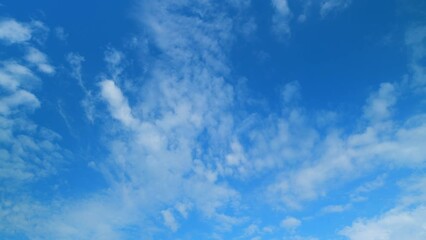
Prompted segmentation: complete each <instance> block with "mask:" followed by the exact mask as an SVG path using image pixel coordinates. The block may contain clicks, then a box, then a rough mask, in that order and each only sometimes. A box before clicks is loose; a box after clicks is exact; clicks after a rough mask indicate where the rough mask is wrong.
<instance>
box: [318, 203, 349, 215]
mask: <svg viewBox="0 0 426 240" xmlns="http://www.w3.org/2000/svg"><path fill="white" fill-rule="evenodd" d="M351 207H352V206H351V205H350V204H347V205H328V206H325V207H324V208H322V209H321V212H323V213H341V212H344V211H346V210H348V209H349V208H351Z"/></svg>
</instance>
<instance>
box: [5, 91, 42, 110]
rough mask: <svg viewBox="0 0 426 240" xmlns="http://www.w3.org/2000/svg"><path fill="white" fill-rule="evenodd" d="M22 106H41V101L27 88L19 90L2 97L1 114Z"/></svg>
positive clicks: (32, 107) (31, 107) (33, 107)
mask: <svg viewBox="0 0 426 240" xmlns="http://www.w3.org/2000/svg"><path fill="white" fill-rule="evenodd" d="M20 106H25V107H28V108H30V109H35V108H38V107H40V102H39V100H38V99H37V97H36V96H34V94H32V93H30V92H28V91H25V90H18V91H16V92H15V93H13V94H12V95H9V96H7V97H4V98H1V101H0V114H2V115H9V114H11V113H12V112H11V111H13V110H14V109H17V108H18V107H20Z"/></svg>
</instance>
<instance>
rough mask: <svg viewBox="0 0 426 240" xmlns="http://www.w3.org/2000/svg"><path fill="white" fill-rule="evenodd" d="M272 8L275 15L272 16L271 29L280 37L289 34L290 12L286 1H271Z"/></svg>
mask: <svg viewBox="0 0 426 240" xmlns="http://www.w3.org/2000/svg"><path fill="white" fill-rule="evenodd" d="M272 6H273V7H274V10H275V13H274V15H273V16H272V23H273V25H272V29H273V31H274V32H275V33H276V34H278V35H281V36H286V35H289V34H290V25H289V24H290V19H291V17H292V12H291V10H290V8H289V6H288V2H287V0H272Z"/></svg>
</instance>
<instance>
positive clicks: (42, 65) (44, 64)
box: [25, 47, 55, 74]
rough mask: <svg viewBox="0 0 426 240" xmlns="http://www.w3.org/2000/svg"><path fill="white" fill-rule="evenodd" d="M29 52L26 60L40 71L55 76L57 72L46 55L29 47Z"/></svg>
mask: <svg viewBox="0 0 426 240" xmlns="http://www.w3.org/2000/svg"><path fill="white" fill-rule="evenodd" d="M27 51H28V53H27V56H25V59H26V60H27V61H28V62H30V63H32V64H34V65H36V66H37V68H38V70H39V71H41V72H43V73H47V74H53V73H54V72H55V68H54V67H53V66H51V65H50V64H49V63H48V60H47V56H46V54H44V53H42V52H41V51H40V50H38V49H36V48H34V47H29V48H28V49H27Z"/></svg>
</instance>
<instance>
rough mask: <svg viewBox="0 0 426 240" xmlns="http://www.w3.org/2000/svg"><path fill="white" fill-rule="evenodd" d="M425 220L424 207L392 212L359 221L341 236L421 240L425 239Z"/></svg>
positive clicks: (387, 239) (356, 239) (354, 239)
mask: <svg viewBox="0 0 426 240" xmlns="http://www.w3.org/2000/svg"><path fill="white" fill-rule="evenodd" d="M425 218H426V208H425V207H418V208H415V209H413V210H408V211H397V210H394V211H390V212H387V213H386V214H384V215H382V216H380V217H378V218H376V219H371V220H359V221H357V222H355V223H354V224H353V225H352V226H351V227H347V228H345V229H343V230H342V231H341V234H342V235H344V236H346V237H347V238H349V239H351V240H362V239H383V240H399V239H413V240H421V239H425V238H426V229H425V227H426V226H425V224H424V219H425Z"/></svg>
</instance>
